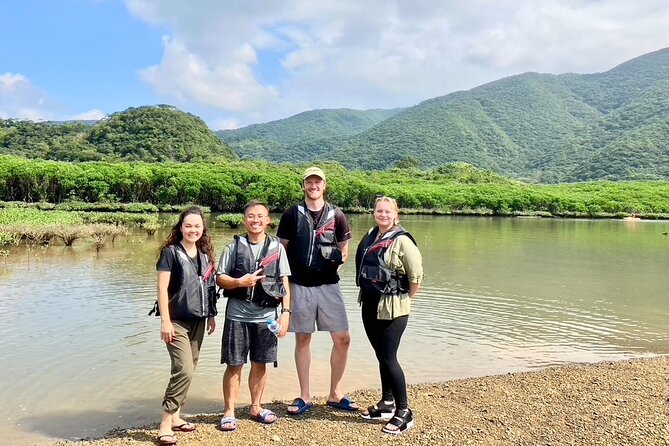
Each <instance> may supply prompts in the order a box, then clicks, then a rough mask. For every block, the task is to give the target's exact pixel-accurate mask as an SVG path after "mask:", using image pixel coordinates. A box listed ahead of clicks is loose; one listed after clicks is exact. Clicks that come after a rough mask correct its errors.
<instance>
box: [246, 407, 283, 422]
mask: <svg viewBox="0 0 669 446" xmlns="http://www.w3.org/2000/svg"><path fill="white" fill-rule="evenodd" d="M251 419H252V420H253V421H257V422H258V423H261V424H267V425H271V424H274V423H276V422H277V421H278V420H279V418H278V417H277V416H276V414H275V413H274V412H272V411H271V410H269V409H263V410H261V411H260V412H258V413H257V414H255V415H253V414H251Z"/></svg>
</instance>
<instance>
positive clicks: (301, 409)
mask: <svg viewBox="0 0 669 446" xmlns="http://www.w3.org/2000/svg"><path fill="white" fill-rule="evenodd" d="M291 407H294V408H295V409H296V410H290V408H291ZM312 407H314V403H312V402H311V401H309V402H308V403H307V402H306V401H304V400H303V399H302V398H295V399H294V400H293V402H292V403H291V404H290V406H288V408H287V409H286V411H287V412H288V415H302V414H303V413H305V412H308V411H309V410H310V409H311V408H312Z"/></svg>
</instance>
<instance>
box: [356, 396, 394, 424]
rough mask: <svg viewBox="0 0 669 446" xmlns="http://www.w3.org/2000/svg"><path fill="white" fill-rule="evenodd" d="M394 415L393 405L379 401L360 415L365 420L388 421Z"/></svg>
mask: <svg viewBox="0 0 669 446" xmlns="http://www.w3.org/2000/svg"><path fill="white" fill-rule="evenodd" d="M394 414H395V403H394V402H393V403H392V404H386V402H385V401H383V400H381V401H379V402H378V403H376V404H375V405H373V406H369V407H368V408H367V410H366V411H365V412H363V413H361V414H360V415H361V416H362V418H364V419H365V420H389V419H391V418H392V417H393V415H394Z"/></svg>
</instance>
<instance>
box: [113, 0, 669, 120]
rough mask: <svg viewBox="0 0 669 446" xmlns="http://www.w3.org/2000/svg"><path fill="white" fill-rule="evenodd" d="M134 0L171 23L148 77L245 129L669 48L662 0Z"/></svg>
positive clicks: (137, 10) (139, 12) (601, 66)
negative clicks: (311, 113) (317, 111)
mask: <svg viewBox="0 0 669 446" xmlns="http://www.w3.org/2000/svg"><path fill="white" fill-rule="evenodd" d="M126 3H127V5H128V8H129V10H130V11H131V12H132V13H133V14H134V15H135V16H136V17H138V18H140V19H142V20H144V21H147V22H149V23H152V24H154V25H159V26H164V27H166V29H168V30H169V36H168V37H166V38H165V39H164V43H163V44H164V54H163V58H162V60H161V62H160V63H159V64H158V65H156V66H153V67H149V68H147V69H145V70H144V71H143V72H142V76H143V78H144V79H145V80H146V81H147V82H148V83H149V84H150V85H151V86H153V88H155V89H156V91H158V92H159V93H160V94H161V95H164V96H165V97H166V98H173V99H174V100H176V101H179V103H180V105H182V106H185V107H186V108H191V109H193V108H198V107H201V108H202V110H209V111H211V113H210V114H212V115H217V116H220V115H221V113H225V114H228V115H229V116H228V117H226V118H223V119H226V120H228V119H229V120H232V121H228V122H233V121H239V122H243V123H244V124H248V123H251V122H257V121H268V120H271V119H279V118H283V117H286V116H288V115H290V114H294V113H297V112H300V111H303V110H305V109H314V108H325V107H327V108H332V107H352V108H377V107H383V108H385V107H395V106H409V105H413V104H415V103H417V102H419V101H420V100H423V99H427V98H431V97H435V96H440V95H444V94H447V93H449V92H451V91H454V90H458V89H467V88H472V87H475V86H477V85H480V84H482V83H485V82H488V81H492V80H495V79H498V78H501V77H504V76H508V75H512V74H517V73H521V72H525V71H539V72H551V73H562V72H581V73H586V72H597V71H605V70H608V69H610V68H612V67H613V66H615V65H617V64H619V63H622V62H624V61H625V60H627V59H630V58H632V57H636V56H639V55H641V54H643V53H646V52H650V51H654V50H657V49H660V48H662V47H666V46H669V27H667V26H666V23H667V22H668V21H669V4H667V3H666V2H665V1H664V0H645V1H643V2H629V1H628V0H606V1H603V0H561V1H557V0H556V1H548V0H547V1H540V2H539V1H535V0H495V1H493V0H412V1H408V0H394V1H392V0H344V1H337V2H327V1H326V2H313V1H312V0H285V1H283V2H276V1H274V0H248V1H246V2H220V1H218V0H192V1H190V2H183V1H180V0H126ZM217 119H220V118H217Z"/></svg>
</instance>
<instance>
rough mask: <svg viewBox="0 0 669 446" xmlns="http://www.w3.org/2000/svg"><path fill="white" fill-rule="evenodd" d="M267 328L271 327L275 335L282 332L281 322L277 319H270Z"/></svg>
mask: <svg viewBox="0 0 669 446" xmlns="http://www.w3.org/2000/svg"><path fill="white" fill-rule="evenodd" d="M267 328H269V331H271V332H272V333H274V336H279V333H280V332H281V324H279V322H277V321H276V320H275V319H269V320H268V321H267Z"/></svg>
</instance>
